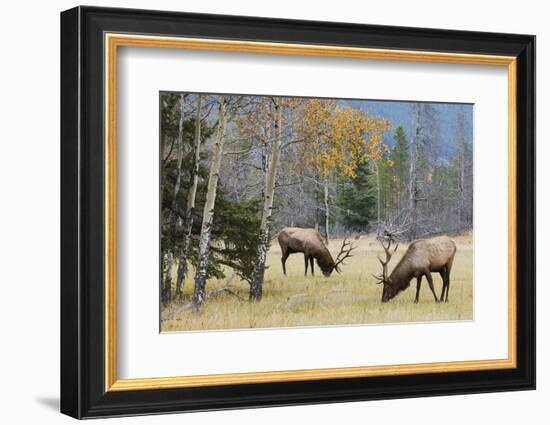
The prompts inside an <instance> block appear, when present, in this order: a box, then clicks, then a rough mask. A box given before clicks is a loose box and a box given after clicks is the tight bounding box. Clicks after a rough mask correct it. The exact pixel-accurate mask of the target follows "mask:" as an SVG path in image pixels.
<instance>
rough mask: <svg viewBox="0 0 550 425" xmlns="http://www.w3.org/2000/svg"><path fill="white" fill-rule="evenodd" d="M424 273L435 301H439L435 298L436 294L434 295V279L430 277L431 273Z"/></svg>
mask: <svg viewBox="0 0 550 425" xmlns="http://www.w3.org/2000/svg"><path fill="white" fill-rule="evenodd" d="M424 274H425V275H426V279H428V284H429V285H430V289H431V291H432V294H433V295H434V299H435V302H436V303H439V299H438V298H437V295H435V290H434V281H433V279H432V274H431V273H430V272H427V273H424Z"/></svg>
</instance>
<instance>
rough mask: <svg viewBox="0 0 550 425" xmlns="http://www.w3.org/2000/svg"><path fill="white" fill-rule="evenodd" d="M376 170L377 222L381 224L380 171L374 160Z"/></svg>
mask: <svg viewBox="0 0 550 425" xmlns="http://www.w3.org/2000/svg"><path fill="white" fill-rule="evenodd" d="M373 164H374V172H375V173H376V224H377V225H380V171H379V169H378V164H377V163H376V162H373Z"/></svg>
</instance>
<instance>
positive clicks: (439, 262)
mask: <svg viewBox="0 0 550 425" xmlns="http://www.w3.org/2000/svg"><path fill="white" fill-rule="evenodd" d="M388 248H389V246H388ZM384 249H385V250H386V255H387V257H386V263H384V262H383V261H382V260H380V262H381V263H382V266H383V268H384V272H383V274H382V280H381V283H383V284H384V289H383V292H382V302H386V301H389V300H391V299H392V298H393V297H395V296H396V295H397V294H398V293H399V292H401V291H403V290H405V289H407V288H408V287H409V286H410V281H411V280H412V279H413V278H416V297H415V303H417V302H418V297H419V294H420V286H421V282H422V277H423V276H426V279H427V281H428V284H429V286H430V290H431V291H432V294H433V296H434V298H435V301H436V302H440V301H443V300H445V302H447V301H448V300H449V286H450V275H451V269H452V266H453V260H454V256H455V253H456V244H455V242H454V241H453V240H452V239H451V238H449V237H448V236H438V237H435V238H431V239H419V240H416V241H413V242H412V243H411V244H410V245H409V248H408V249H407V251H406V252H405V254H404V255H403V257H402V258H401V260H400V261H399V263H398V264H397V265H396V266H395V268H394V269H393V271H392V272H391V274H390V276H389V277H386V276H387V274H386V270H385V269H386V267H387V263H388V262H389V258H390V256H391V254H389V253H388V249H387V248H386V247H384ZM394 252H395V250H394ZM432 272H438V273H439V274H440V275H441V278H442V279H443V289H442V291H441V297H440V298H439V299H438V298H437V295H436V294H435V290H434V285H433V279H432V275H431V274H432Z"/></svg>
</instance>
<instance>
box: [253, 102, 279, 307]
mask: <svg viewBox="0 0 550 425" xmlns="http://www.w3.org/2000/svg"><path fill="white" fill-rule="evenodd" d="M274 102H275V140H274V141H273V143H272V149H271V161H270V162H269V165H268V169H267V174H266V180H265V187H264V203H263V209H262V220H261V222H260V238H259V241H258V250H257V254H256V262H255V265H254V272H253V274H252V283H251V285H250V295H249V299H250V301H260V300H261V299H262V294H263V283H264V274H265V262H266V257H267V251H268V249H269V240H270V230H271V228H270V227H271V214H272V211H273V197H274V195H275V179H276V177H277V169H278V167H279V154H280V152H281V125H282V111H281V105H280V103H279V102H280V101H279V99H275V100H274Z"/></svg>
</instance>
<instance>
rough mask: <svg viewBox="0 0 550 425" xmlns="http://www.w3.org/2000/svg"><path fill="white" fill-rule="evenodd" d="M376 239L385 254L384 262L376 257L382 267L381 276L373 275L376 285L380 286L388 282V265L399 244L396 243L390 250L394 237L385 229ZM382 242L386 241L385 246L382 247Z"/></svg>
mask: <svg viewBox="0 0 550 425" xmlns="http://www.w3.org/2000/svg"><path fill="white" fill-rule="evenodd" d="M376 239H377V240H378V242H379V243H380V245H382V248H384V252H385V253H386V261H384V260H382V259H381V258H380V256H377V258H378V261H380V264H381V265H382V274H381V275H380V276H376V275H373V276H374V277H375V279H376V280H377V282H376V283H377V284H381V283H383V282H386V281H387V280H388V264H389V262H390V260H391V257H392V255H393V254H395V251H397V248H398V247H399V243H396V244H395V247H394V248H393V249H390V248H391V245H392V243H393V242H395V236H394V235H393V234H392V233H390V232H388V230H387V229H385V230H384V231H383V233H382V234H381V235H379V236H378V237H377V238H376ZM384 241H387V244H386V245H384Z"/></svg>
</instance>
